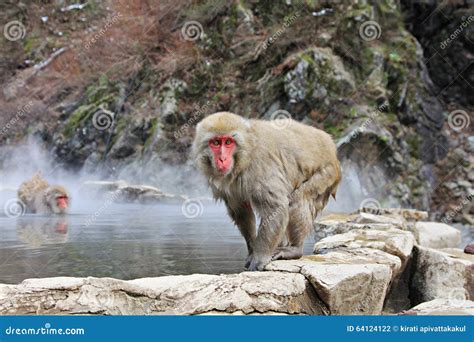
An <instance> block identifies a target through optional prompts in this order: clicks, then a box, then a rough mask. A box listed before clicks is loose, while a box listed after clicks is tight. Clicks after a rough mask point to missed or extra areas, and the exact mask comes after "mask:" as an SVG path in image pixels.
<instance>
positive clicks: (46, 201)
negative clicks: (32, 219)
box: [18, 172, 69, 214]
mask: <svg viewBox="0 0 474 342" xmlns="http://www.w3.org/2000/svg"><path fill="white" fill-rule="evenodd" d="M58 196H67V197H68V198H69V195H68V192H67V190H66V189H65V188H64V187H62V186H60V185H49V183H48V182H47V181H46V180H45V179H44V178H43V176H42V175H41V173H40V172H38V173H36V174H35V175H34V176H33V178H31V179H30V180H28V181H26V182H24V183H22V184H21V185H20V188H19V189H18V199H19V200H20V201H21V202H23V203H24V205H25V207H26V212H29V213H38V214H64V213H65V210H63V209H61V208H59V207H58V206H57V202H56V198H57V197H58Z"/></svg>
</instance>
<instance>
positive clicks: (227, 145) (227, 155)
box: [209, 135, 237, 174]
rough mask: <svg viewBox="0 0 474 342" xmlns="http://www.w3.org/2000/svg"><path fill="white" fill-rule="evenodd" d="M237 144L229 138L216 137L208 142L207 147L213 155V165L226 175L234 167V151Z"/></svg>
mask: <svg viewBox="0 0 474 342" xmlns="http://www.w3.org/2000/svg"><path fill="white" fill-rule="evenodd" d="M236 146H237V144H236V143H235V140H234V138H232V137H230V136H225V135H224V136H217V137H214V138H212V139H211V140H209V147H210V148H211V151H212V153H213V155H214V165H215V167H216V169H217V170H218V171H219V172H220V173H222V174H226V173H228V172H229V171H230V170H231V169H232V167H233V166H234V151H235V148H236Z"/></svg>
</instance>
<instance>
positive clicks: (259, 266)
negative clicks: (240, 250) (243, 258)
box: [246, 255, 272, 271]
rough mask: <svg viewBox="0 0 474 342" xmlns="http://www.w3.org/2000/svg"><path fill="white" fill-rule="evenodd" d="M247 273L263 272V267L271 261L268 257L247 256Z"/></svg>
mask: <svg viewBox="0 0 474 342" xmlns="http://www.w3.org/2000/svg"><path fill="white" fill-rule="evenodd" d="M248 259H250V260H248V261H247V262H248V267H246V269H247V270H248V271H263V269H264V268H265V266H266V265H267V264H268V263H269V262H270V261H271V260H272V257H271V256H270V255H260V256H259V255H249V257H248Z"/></svg>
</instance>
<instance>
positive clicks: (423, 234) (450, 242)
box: [412, 222, 461, 248]
mask: <svg viewBox="0 0 474 342" xmlns="http://www.w3.org/2000/svg"><path fill="white" fill-rule="evenodd" d="M412 227H413V228H412V231H413V233H414V234H415V237H416V240H417V241H418V244H419V245H421V246H424V247H430V248H450V247H458V246H459V244H460V243H461V232H460V231H459V230H457V229H456V228H453V227H451V226H448V225H447V224H444V223H438V222H416V223H415V225H413V226H412Z"/></svg>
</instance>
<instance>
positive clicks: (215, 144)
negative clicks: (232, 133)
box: [212, 139, 221, 146]
mask: <svg viewBox="0 0 474 342" xmlns="http://www.w3.org/2000/svg"><path fill="white" fill-rule="evenodd" d="M212 144H213V145H214V146H219V145H220V144H221V141H220V140H219V139H215V140H213V141H212Z"/></svg>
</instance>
